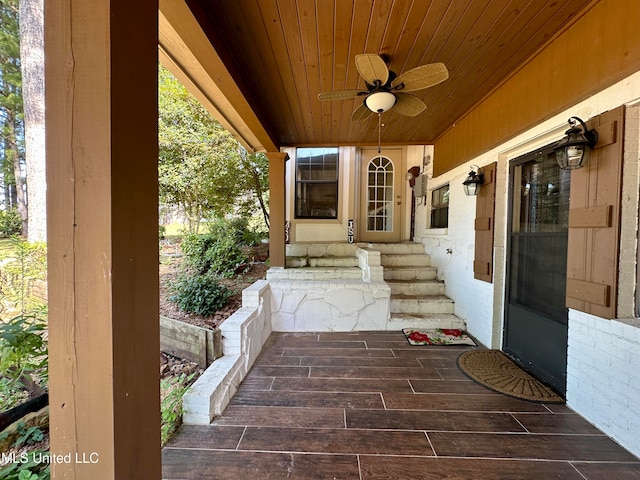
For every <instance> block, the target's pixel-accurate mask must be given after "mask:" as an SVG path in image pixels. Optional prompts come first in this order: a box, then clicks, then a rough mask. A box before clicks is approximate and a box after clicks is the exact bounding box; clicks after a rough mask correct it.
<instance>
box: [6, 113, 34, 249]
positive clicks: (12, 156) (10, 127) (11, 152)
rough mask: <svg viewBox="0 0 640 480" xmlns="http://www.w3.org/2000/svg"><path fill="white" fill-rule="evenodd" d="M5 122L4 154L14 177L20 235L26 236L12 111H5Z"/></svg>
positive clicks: (25, 205)
mask: <svg viewBox="0 0 640 480" xmlns="http://www.w3.org/2000/svg"><path fill="white" fill-rule="evenodd" d="M6 123H7V125H6V129H7V132H8V135H7V140H6V145H5V155H7V157H8V159H9V162H10V164H11V165H13V176H14V177H15V178H14V180H15V182H16V197H17V200H18V201H17V205H16V208H17V209H18V213H19V214H20V218H21V219H22V235H23V236H24V237H26V236H27V235H28V225H27V217H28V215H27V195H26V188H25V180H24V177H23V176H22V162H23V158H22V155H21V154H20V150H19V148H18V144H17V143H16V131H17V128H16V123H17V119H16V118H15V116H14V115H13V112H7V113H6Z"/></svg>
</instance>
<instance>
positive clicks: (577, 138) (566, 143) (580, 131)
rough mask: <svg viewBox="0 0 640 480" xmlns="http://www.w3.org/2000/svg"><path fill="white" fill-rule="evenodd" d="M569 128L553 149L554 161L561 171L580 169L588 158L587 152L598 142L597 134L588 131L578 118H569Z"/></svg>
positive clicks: (593, 131)
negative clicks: (554, 153)
mask: <svg viewBox="0 0 640 480" xmlns="http://www.w3.org/2000/svg"><path fill="white" fill-rule="evenodd" d="M578 123H579V125H578ZM569 126H570V128H569V130H567V131H566V132H564V133H565V135H566V137H564V138H563V139H562V140H560V141H559V142H558V143H557V144H556V146H555V147H553V149H554V150H555V152H556V160H557V161H558V165H559V166H560V168H561V169H562V170H574V169H576V168H582V167H583V166H584V163H585V161H586V160H587V157H588V156H589V150H591V149H592V148H593V147H594V146H595V144H596V142H597V141H598V132H596V131H595V130H589V129H588V128H587V126H586V125H585V123H584V122H583V121H582V120H581V119H580V118H578V117H571V118H570V119H569Z"/></svg>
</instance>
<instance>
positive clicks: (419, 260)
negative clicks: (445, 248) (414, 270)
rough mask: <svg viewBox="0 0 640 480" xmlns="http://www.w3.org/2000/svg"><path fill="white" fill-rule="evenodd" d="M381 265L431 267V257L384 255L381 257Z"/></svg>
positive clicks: (420, 255) (421, 255) (422, 254)
mask: <svg viewBox="0 0 640 480" xmlns="http://www.w3.org/2000/svg"><path fill="white" fill-rule="evenodd" d="M380 263H381V264H382V266H384V267H385V268H386V267H413V266H415V267H429V266H431V257H429V255H425V254H424V253H421V254H417V253H416V254H395V253H392V254H383V255H380Z"/></svg>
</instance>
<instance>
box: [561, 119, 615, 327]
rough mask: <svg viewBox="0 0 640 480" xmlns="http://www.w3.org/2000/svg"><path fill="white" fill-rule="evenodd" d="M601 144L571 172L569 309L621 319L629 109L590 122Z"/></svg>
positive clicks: (568, 261) (568, 257)
mask: <svg viewBox="0 0 640 480" xmlns="http://www.w3.org/2000/svg"><path fill="white" fill-rule="evenodd" d="M587 125H588V126H589V128H595V129H596V131H597V132H598V143H597V144H596V146H595V148H594V149H593V150H592V151H591V152H590V154H589V158H588V159H587V163H586V165H585V166H584V167H583V168H581V169H578V170H573V171H572V172H571V199H570V202H569V246H568V251H567V307H569V308H573V309H576V310H580V311H582V312H586V313H590V314H593V315H597V316H598V317H602V318H609V319H610V318H616V308H617V303H618V301H617V299H618V291H617V285H618V254H619V250H620V242H619V238H620V201H621V192H622V160H623V146H624V141H623V138H622V137H623V132H624V107H619V108H617V109H615V110H612V111H609V112H605V113H603V114H601V115H599V116H597V117H594V118H592V119H591V120H590V121H589V122H587Z"/></svg>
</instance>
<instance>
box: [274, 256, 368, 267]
mask: <svg viewBox="0 0 640 480" xmlns="http://www.w3.org/2000/svg"><path fill="white" fill-rule="evenodd" d="M286 266H287V268H302V267H357V266H358V259H357V258H356V257H335V256H325V257H288V258H287V259H286Z"/></svg>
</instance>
